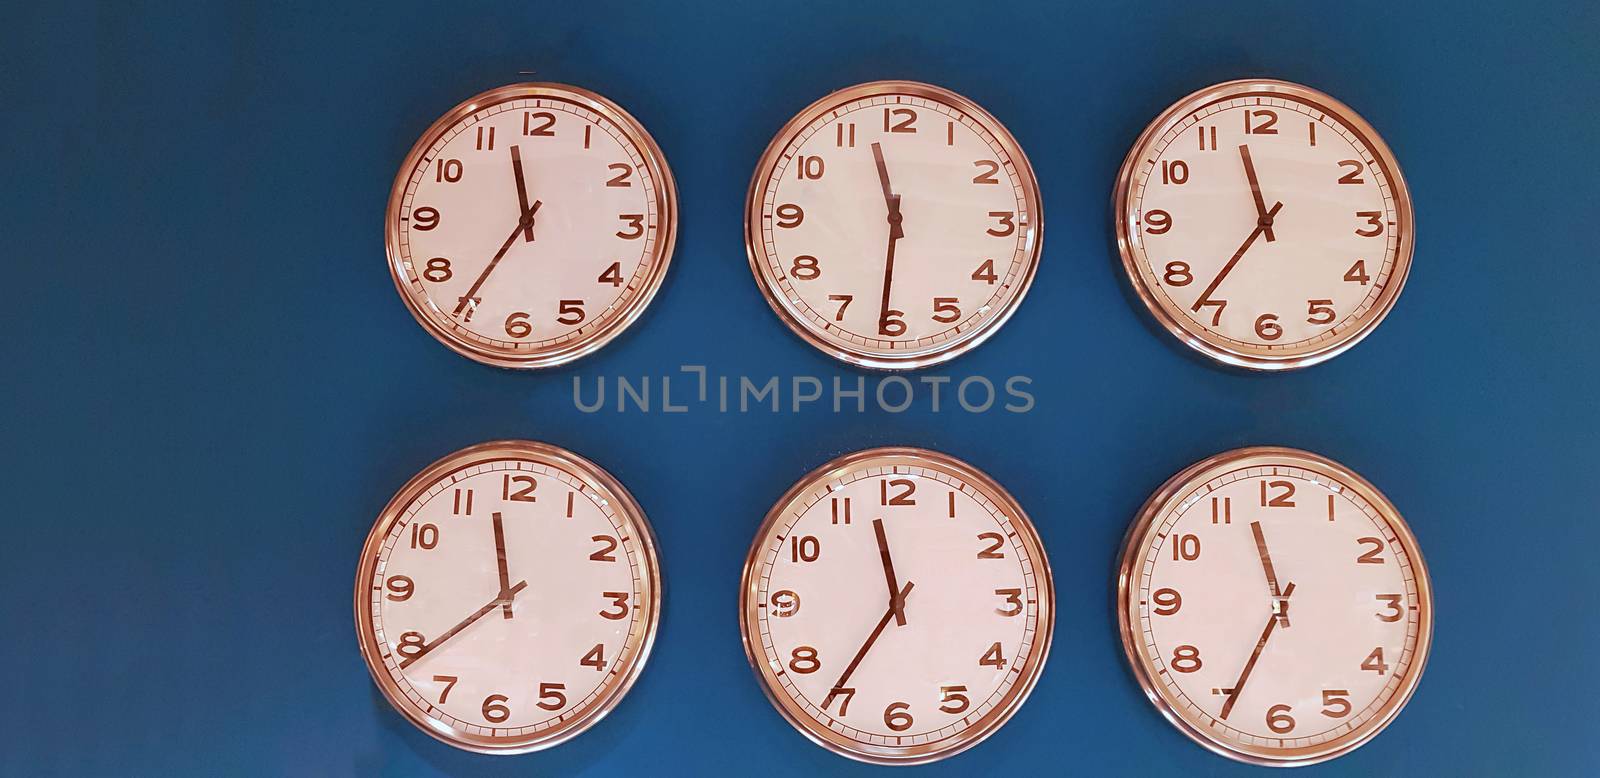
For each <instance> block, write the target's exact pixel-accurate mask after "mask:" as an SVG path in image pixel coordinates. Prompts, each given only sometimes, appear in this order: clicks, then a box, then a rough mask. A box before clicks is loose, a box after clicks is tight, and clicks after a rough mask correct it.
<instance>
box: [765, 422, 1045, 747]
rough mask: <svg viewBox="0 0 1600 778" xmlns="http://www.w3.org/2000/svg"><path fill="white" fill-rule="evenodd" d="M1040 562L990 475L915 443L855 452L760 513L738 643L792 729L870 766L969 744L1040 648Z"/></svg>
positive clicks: (1021, 686) (1030, 672)
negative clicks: (763, 516)
mask: <svg viewBox="0 0 1600 778" xmlns="http://www.w3.org/2000/svg"><path fill="white" fill-rule="evenodd" d="M1053 618H1054V589H1053V587H1052V585H1051V579H1050V566H1049V563H1048V562H1047V561H1046V559H1045V555H1044V549H1043V547H1042V546H1041V545H1040V543H1039V538H1038V535H1037V534H1036V533H1035V532H1034V529H1033V525H1032V523H1031V522H1030V521H1029V520H1028V518H1027V515H1026V514H1024V513H1023V511H1022V509H1021V507H1020V506H1019V505H1017V503H1016V501H1015V500H1013V499H1012V498H1011V496H1010V495H1009V494H1007V493H1006V492H1005V490H1004V489H1002V488H1001V487H1000V486H999V485H998V484H996V483H995V482H994V481H993V480H991V479H990V478H988V477H987V476H985V475H984V474H983V473H981V472H979V471H978V470H977V469H975V468H973V467H972V466H971V465H968V464H966V463H964V462H961V461H959V460H956V459H954V458H951V457H949V456H946V455H943V454H939V453H936V452H932V451H926V450H923V449H910V448H883V449H872V450H868V451H861V452H857V453H855V454H850V455H847V456H844V457H841V458H839V459H837V460H834V461H833V462H830V463H828V464H826V465H824V466H822V467H821V468H818V469H817V470H816V471H814V472H812V473H811V474H810V475H808V476H806V477H805V478H804V479H802V480H801V481H800V482H799V483H797V484H796V485H795V486H794V487H793V488H792V489H790V491H789V493H788V494H785V495H784V496H783V497H782V498H781V499H780V500H779V501H778V503H777V504H776V505H775V506H774V507H773V508H772V511H771V512H770V513H769V514H768V515H767V518H766V521H765V522H764V523H763V524H762V526H761V529H760V531H759V532H758V534H757V536H756V540H755V543H754V544H753V546H752V547H751V550H750V556H749V558H748V560H747V562H746V564H745V571H744V583H743V586H742V588H741V590H740V622H741V626H742V628H743V632H744V641H745V650H746V653H747V654H748V656H749V658H750V662H751V664H752V665H753V666H754V667H755V670H756V674H757V677H758V678H759V680H760V682H761V684H762V686H763V688H764V689H765V690H766V692H767V695H768V697H770V698H771V699H772V701H773V704H774V705H776V706H777V708H778V710H779V712H781V713H782V714H783V715H784V717H785V718H787V719H788V720H789V722H790V723H792V724H793V725H794V726H795V728H797V729H798V730H800V731H801V732H802V733H803V734H805V735H806V736H807V737H809V738H810V739H811V740H812V741H813V742H816V743H817V744H819V745H821V746H823V747H825V748H827V749H829V750H832V751H834V752H836V753H839V754H842V755H844V756H848V757H850V758H852V759H858V760H861V761H866V762H875V763H879V764H916V763H921V762H928V761H933V760H936V759H940V758H943V757H947V756H950V755H952V754H955V753H958V752H960V751H962V750H964V749H967V748H970V747H972V746H973V745H976V744H977V743H978V742H979V741H981V740H983V739H984V738H986V737H988V736H989V735H991V734H993V733H994V732H995V731H996V730H997V729H998V728H999V727H1000V726H1001V725H1003V724H1004V723H1005V722H1006V721H1007V720H1008V719H1010V717H1011V716H1012V714H1013V713H1015V712H1016V711H1017V709H1018V708H1019V707H1020V706H1021V704H1022V702H1023V700H1024V699H1026V698H1027V696H1028V693H1029V691H1030V690H1031V689H1032V688H1033V685H1034V682H1035V681H1036V680H1037V679H1038V676H1039V672H1040V670H1041V669H1042V668H1043V666H1044V662H1045V658H1046V656H1047V655H1048V653H1049V647H1050V635H1051V627H1052V624H1053Z"/></svg>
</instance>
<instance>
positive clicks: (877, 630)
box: [830, 581, 916, 691]
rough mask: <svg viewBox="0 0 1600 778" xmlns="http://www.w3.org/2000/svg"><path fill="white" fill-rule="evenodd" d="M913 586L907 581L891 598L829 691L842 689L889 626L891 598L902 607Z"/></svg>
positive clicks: (892, 614) (892, 608)
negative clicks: (897, 594)
mask: <svg viewBox="0 0 1600 778" xmlns="http://www.w3.org/2000/svg"><path fill="white" fill-rule="evenodd" d="M913 586H916V584H914V583H912V582H910V581H907V582H906V585H905V588H903V589H901V590H900V592H899V596H898V597H896V598H891V602H890V604H889V608H888V609H887V610H885V611H884V612H883V618H881V619H878V626H876V627H873V628H872V634H870V635H868V636H867V642H865V643H862V644H861V650H860V651H857V652H856V656H855V658H854V659H851V660H850V664H849V665H847V666H846V667H845V668H844V672H843V673H841V674H840V675H839V680H837V681H834V682H833V689H832V690H830V691H836V690H842V689H844V685H845V684H846V683H848V682H849V681H850V676H851V675H852V674H854V673H855V671H856V667H857V666H859V665H860V664H861V660H862V659H865V658H866V657H867V651H869V650H871V648H872V644H874V643H876V642H878V636H879V635H882V634H883V630H884V628H885V627H887V626H889V620H890V619H892V618H894V614H895V610H894V602H893V600H899V602H900V603H901V604H902V607H904V603H905V601H906V595H908V594H910V593H911V587H913Z"/></svg>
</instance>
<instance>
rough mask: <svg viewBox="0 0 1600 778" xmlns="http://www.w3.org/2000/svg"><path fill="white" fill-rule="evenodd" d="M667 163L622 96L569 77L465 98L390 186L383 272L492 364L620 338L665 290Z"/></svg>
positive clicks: (563, 359) (437, 333) (531, 362)
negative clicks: (613, 97) (569, 81)
mask: <svg viewBox="0 0 1600 778" xmlns="http://www.w3.org/2000/svg"><path fill="white" fill-rule="evenodd" d="M677 218H678V205H677V194H676V191H675V190H674V188H673V183H672V173H671V172H670V171H669V170H668V169H667V161H666V159H665V158H664V157H663V156H662V154H661V149H660V148H659V147H657V146H656V143H655V141H654V140H652V139H651V138H650V134H649V133H648V132H646V131H645V129H644V127H643V126H641V125H640V124H639V122H637V121H635V120H634V118H633V117H632V116H630V115H629V114H628V113H627V112H626V111H624V110H622V108H621V107H619V106H618V105H617V104H615V103H613V102H611V101H610V100H607V99H606V98H604V97H601V96H600V95H597V94H595V93H593V92H589V91H586V90H583V89H579V88H577V87H571V86H564V85H561V84H513V85H511V86H505V87H501V88H499V89H493V90H490V91H488V92H484V93H483V94H480V95H477V96H475V97H472V98H470V99H468V100H467V101H466V102H464V103H462V104H460V105H458V106H456V107H455V108H453V109H451V110H450V112H449V113H447V114H445V115H444V116H443V117H441V118H440V119H439V120H438V121H437V122H434V124H433V126H432V127H429V128H428V131H427V132H426V133H424V134H423V136H422V137H421V138H420V139H419V140H418V141H417V143H416V145H415V146H414V147H412V149H411V153H410V154H408V155H407V156H406V160H405V163H404V164H403V165H401V167H400V173H399V175H398V176H396V178H395V182H394V189H393V190H392V191H391V193H390V195H389V208H388V215H387V222H388V224H387V231H386V235H387V243H388V253H389V271H390V273H391V274H392V275H393V276H394V282H395V286H396V287H397V288H398V289H399V291H400V297H401V299H403V300H405V303H406V307H407V308H409V309H410V310H411V313H412V315H413V316H415V317H416V319H417V321H418V322H419V323H421V324H422V327H423V329H425V330H427V331H428V332H429V334H431V335H433V336H434V337H435V338H437V339H438V340H439V342H441V343H443V344H445V345H446V346H448V347H450V348H451V349H452V350H454V351H456V352H457V353H459V354H462V355H463V356H466V357H468V358H471V359H475V360H477V361H479V362H483V363H486V364H490V365H498V366H500V367H511V368H541V367H551V366H554V365H560V364H565V363H567V362H571V361H572V360H574V359H577V358H579V357H582V356H584V355H586V354H589V353H592V352H594V351H595V350H597V349H599V348H600V347H602V346H604V345H605V344H606V343H608V342H610V341H611V340H612V339H613V338H615V337H617V336H618V335H620V334H621V333H622V332H623V330H625V329H627V328H628V326H629V325H631V324H632V323H633V322H634V321H636V320H637V319H638V318H639V316H640V315H641V314H642V313H643V312H644V310H645V308H646V306H648V305H649V304H650V300H651V298H653V297H654V296H655V294H656V291H657V290H658V289H659V288H660V287H661V281H662V278H663V277H664V276H665V275H666V272H667V265H668V263H669V262H670V261H671V259H672V245H673V239H674V236H675V233H676V231H677Z"/></svg>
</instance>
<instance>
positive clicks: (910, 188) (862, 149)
mask: <svg viewBox="0 0 1600 778" xmlns="http://www.w3.org/2000/svg"><path fill="white" fill-rule="evenodd" d="M749 208H750V211H749V214H748V215H747V235H746V238H747V241H748V243H749V249H750V259H751V264H752V266H753V269H754V271H755V273H756V277H757V280H758V281H759V282H760V284H761V287H762V291H763V293H764V294H765V295H766V296H767V298H768V300H769V301H770V302H771V303H772V305H773V307H774V309H775V310H777V311H778V313H779V315H780V316H781V317H782V318H783V319H784V321H785V322H786V323H787V324H789V326H790V327H791V328H792V329H794V330H795V331H796V332H798V333H799V334H800V335H801V336H802V337H804V338H805V339H806V340H807V341H808V342H810V343H812V344H813V345H815V346H817V347H818V348H821V349H822V350H823V351H825V352H828V353H830V354H833V355H834V356H837V357H839V358H841V359H845V360H847V361H850V362H854V363H857V364H864V365H868V366H872V367H880V368H909V367H919V366H923V365H928V364H933V363H936V362H940V361H944V360H946V359H950V358H953V357H955V356H956V355H957V354H960V353H962V352H963V351H965V350H966V349H969V348H971V347H973V346H975V345H977V343H979V342H981V341H982V340H983V339H984V338H986V337H988V336H989V335H990V334H992V333H993V332H994V331H995V329H997V328H998V327H999V326H1000V325H1001V324H1003V323H1004V322H1005V320H1006V319H1007V318H1008V317H1009V316H1010V315H1011V312H1012V311H1013V310H1014V309H1015V306H1016V305H1017V304H1018V303H1019V302H1020V301H1021V299H1022V297H1023V295H1024V294H1025V292H1026V290H1027V287H1028V284H1029V282H1030V281H1031V280H1032V278H1033V272H1034V268H1035V266H1036V263H1037V261H1038V256H1039V245H1040V243H1039V236H1040V221H1039V194H1038V186H1037V185H1036V184H1035V182H1034V178H1033V171H1032V169H1031V168H1030V167H1029V165H1028V160H1027V158H1026V157H1025V156H1023V154H1022V150H1021V148H1020V147H1018V145H1017V143H1016V141H1015V140H1014V139H1013V138H1012V137H1011V135H1010V134H1009V133H1008V132H1007V131H1006V129H1005V128H1004V127H1003V126H1002V125H1001V124H1000V123H999V121H997V120H996V119H995V118H994V117H992V116H990V115H989V114H988V113H986V112H984V111H983V109H981V108H979V107H977V106H976V105H974V104H972V103H970V102H969V101H967V100H965V99H964V98H962V97H960V96H959V95H956V94H954V93H951V92H948V91H946V90H943V89H939V88H937V87H931V86H928V85H924V84H913V83H908V82H879V83H875V84H866V85H862V86H859V87H854V88H851V89H847V90H844V91H842V92H839V93H836V94H834V95H830V96H829V97H827V98H824V99H823V100H821V101H819V102H817V103H815V104H813V105H812V106H811V107H809V108H807V109H806V110H805V111H803V112H802V113H801V114H800V115H799V116H798V117H796V119H795V120H794V121H792V122H791V123H790V124H789V125H788V126H787V127H785V128H784V130H783V131H782V132H780V133H779V135H778V137H777V138H776V139H775V140H774V141H773V143H772V145H771V147H769V149H768V151H767V153H766V155H765V156H764V157H763V158H762V161H761V164H760V165H759V166H758V167H757V170H756V178H755V182H754V185H753V186H752V188H751V194H750V203H749Z"/></svg>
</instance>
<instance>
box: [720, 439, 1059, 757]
mask: <svg viewBox="0 0 1600 778" xmlns="http://www.w3.org/2000/svg"><path fill="white" fill-rule="evenodd" d="M875 460H889V461H890V463H891V464H913V465H917V466H922V467H928V468H929V469H934V470H945V471H950V472H953V474H955V475H958V476H959V477H960V478H962V479H963V480H965V481H966V482H967V483H968V484H970V485H972V486H974V487H976V488H980V489H982V490H984V491H985V492H986V493H987V495H988V496H989V497H990V498H991V499H993V500H994V502H995V504H996V505H997V506H998V507H1000V508H1001V510H1002V511H1004V512H1008V513H1009V514H1010V518H1011V521H1012V523H1013V524H1014V525H1015V526H1016V527H1017V528H1018V535H1019V536H1020V537H1021V538H1022V539H1023V543H1024V545H1025V546H1028V548H1029V551H1030V553H1031V554H1032V556H1033V559H1035V560H1037V562H1036V564H1035V565H1034V568H1033V573H1034V575H1035V576H1036V578H1037V579H1038V581H1039V584H1038V587H1039V590H1040V592H1041V596H1040V598H1039V600H1040V604H1041V606H1042V607H1040V608H1039V617H1038V629H1037V634H1038V635H1039V637H1038V639H1037V643H1036V646H1037V647H1036V649H1035V650H1034V652H1033V653H1032V654H1031V655H1030V656H1029V658H1028V660H1027V661H1028V666H1027V667H1026V668H1025V669H1024V671H1023V672H1022V673H1021V675H1020V677H1019V678H1018V679H1017V682H1016V684H1015V685H1014V686H1013V687H1012V690H1011V692H1009V693H1008V699H1007V700H1006V702H1005V704H1003V705H998V706H996V707H995V708H994V709H993V710H991V711H989V713H988V714H987V715H985V716H984V718H983V719H980V720H979V721H978V722H976V723H974V724H973V725H972V726H969V727H967V728H966V729H965V730H963V731H962V732H960V733H958V734H956V735H953V736H951V737H950V738H947V739H946V740H945V741H940V742H939V744H931V743H924V744H920V745H916V746H904V747H892V746H872V745H867V744H862V743H858V742H856V741H854V740H851V739H848V738H844V737H842V736H839V735H838V733H835V732H833V731H832V730H830V729H828V728H827V727H825V726H823V725H821V724H820V723H818V722H816V721H814V720H812V719H811V718H809V717H808V716H805V715H804V714H803V713H802V712H800V711H797V710H793V709H792V708H791V705H792V700H789V699H788V698H787V697H785V696H784V695H781V694H779V693H777V692H775V691H774V690H773V681H772V680H771V679H770V678H769V677H768V676H767V674H766V673H765V672H764V671H763V669H762V668H763V667H765V666H766V663H765V661H764V660H763V659H762V657H761V656H760V653H759V649H758V648H757V647H756V644H757V643H759V642H760V636H759V635H752V630H753V629H756V624H757V623H758V619H757V614H756V613H755V612H754V611H755V610H756V608H755V602H754V593H755V592H756V590H757V588H758V578H757V577H756V576H755V572H756V569H757V566H758V565H759V564H760V560H761V556H762V553H761V552H762V551H763V550H764V548H765V544H764V543H763V540H764V539H765V538H766V537H767V536H768V534H769V532H770V531H771V529H772V527H773V525H775V524H776V523H777V522H778V521H779V519H781V518H782V516H783V514H784V512H785V510H786V509H787V508H789V507H790V506H792V505H793V504H794V502H795V501H796V500H798V499H800V498H801V497H803V496H804V495H805V493H806V492H807V491H809V490H810V489H813V488H815V487H816V486H817V485H819V484H823V483H827V482H829V481H832V480H835V479H837V478H841V477H843V476H845V475H848V474H850V473H852V472H857V471H859V470H861V469H862V465H863V464H864V463H867V462H872V461H875ZM1046 597H1048V600H1047V599H1046ZM1055 600H1056V596H1055V579H1054V577H1053V575H1052V573H1051V570H1050V558H1049V556H1048V555H1047V554H1046V552H1045V548H1044V542H1043V541H1042V540H1041V539H1040V538H1039V533H1038V529H1037V528H1036V527H1035V526H1034V524H1033V520H1032V519H1031V518H1029V517H1028V514H1027V512H1026V511H1024V510H1023V509H1022V505H1021V504H1020V503H1018V502H1017V500H1016V498H1015V497H1013V496H1012V495H1011V493H1010V492H1008V491H1006V489H1005V487H1003V486H1001V485H1000V484H999V483H998V482H997V481H995V480H994V479H993V478H991V477H990V476H989V475H988V474H986V473H984V472H983V471H982V470H980V469H978V468H977V467H974V466H973V465H971V464H969V463H967V462H966V461H964V460H962V459H958V458H956V457H954V456H951V455H949V454H945V453H943V452H939V451H933V450H931V449H926V448H918V447H914V446H881V447H876V448H869V449H862V450H859V451H852V452H849V453H846V454H843V455H840V456H838V457H835V458H833V459H831V460H829V461H828V462H826V463H824V464H823V465H821V466H819V467H816V468H814V469H812V470H811V471H809V472H807V473H806V474H805V475H804V476H801V477H800V478H799V479H798V480H796V481H795V482H794V484H793V485H792V486H790V487H789V488H788V490H786V491H785V492H784V493H783V496H782V497H780V498H778V500H777V501H776V502H774V503H773V505H772V508H771V509H770V510H768V511H767V514H766V516H765V518H763V519H762V521H761V525H760V527H759V528H758V529H757V530H756V535H755V537H754V538H753V539H752V540H751V543H750V551H749V553H748V554H746V556H745V562H744V570H743V572H742V574H741V576H740V583H739V635H740V639H741V642H742V643H743V644H744V653H745V658H746V659H747V660H748V661H749V662H750V669H751V671H752V672H754V673H755V676H756V681H757V685H759V686H760V687H761V691H762V693H763V694H765V695H766V697H767V701H768V702H770V703H772V706H773V707H774V708H777V710H778V712H779V713H780V714H782V716H783V718H784V720H785V721H787V722H788V723H789V724H790V726H792V727H794V728H795V729H796V730H797V731H799V732H800V734H802V735H804V736H805V737H806V739H807V740H810V741H811V742H812V743H815V744H816V745H818V746H821V747H823V748H825V749H827V750H828V751H831V752H833V753H835V754H838V755H840V756H844V757H847V758H850V759H853V760H856V761H858V762H865V763H868V764H876V765H891V766H894V765H918V764H928V763H930V762H937V761H939V760H942V759H945V758H948V757H951V756H955V755H956V754H959V753H962V752H964V751H967V750H968V749H971V748H972V747H974V746H976V745H978V744H979V743H982V742H983V741H984V740H986V739H988V738H989V736H991V735H993V734H994V733H995V732H998V731H999V730H1000V728H1001V727H1003V726H1005V724H1006V722H1008V721H1010V720H1011V717H1012V716H1014V715H1016V713H1017V711H1018V710H1021V708H1022V705H1023V703H1025V702H1027V699H1028V697H1029V696H1030V695H1031V694H1032V693H1033V690H1034V688H1035V687H1036V686H1037V684H1038V681H1039V676H1040V675H1041V674H1042V673H1043V671H1044V666H1045V662H1046V660H1048V659H1049V656H1050V643H1051V640H1052V638H1053V636H1054V634H1055V617H1056V603H1055ZM935 745H937V746H938V747H936V748H934V747H930V746H935Z"/></svg>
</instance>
